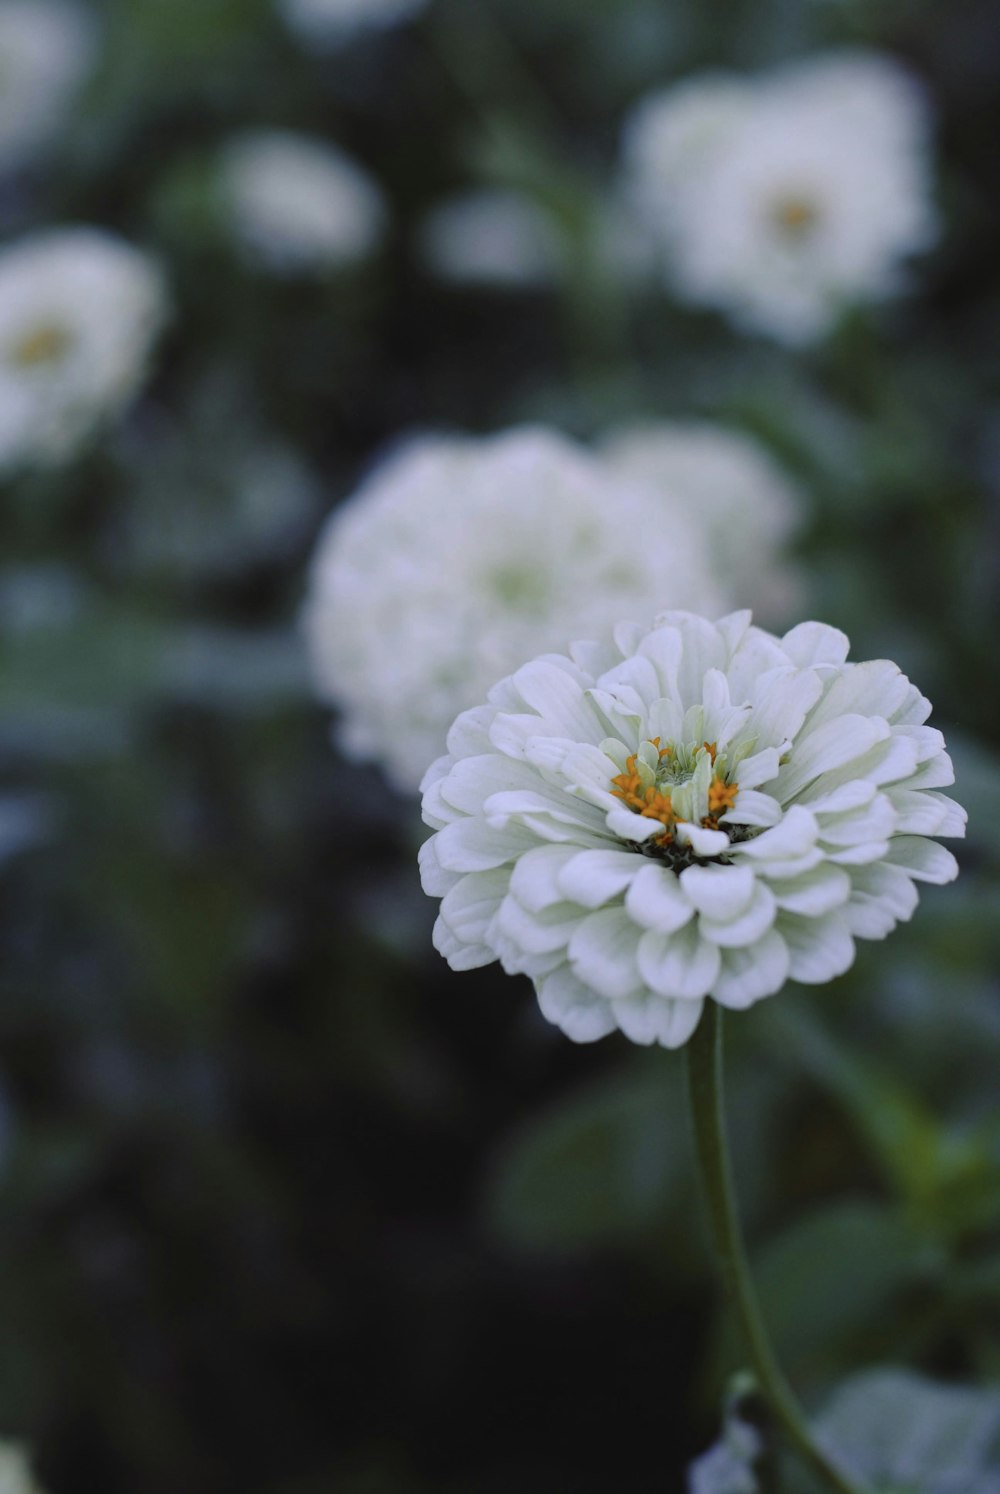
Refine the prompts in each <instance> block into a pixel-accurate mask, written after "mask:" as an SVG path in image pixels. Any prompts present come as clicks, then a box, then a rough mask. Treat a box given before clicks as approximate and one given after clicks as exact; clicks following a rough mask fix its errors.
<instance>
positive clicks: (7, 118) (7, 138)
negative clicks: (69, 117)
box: [0, 0, 96, 171]
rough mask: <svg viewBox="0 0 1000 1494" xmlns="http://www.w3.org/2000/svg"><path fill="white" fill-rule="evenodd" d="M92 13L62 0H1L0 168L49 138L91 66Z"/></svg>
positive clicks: (4, 168) (12, 164) (23, 157)
mask: <svg viewBox="0 0 1000 1494" xmlns="http://www.w3.org/2000/svg"><path fill="white" fill-rule="evenodd" d="M95 43H96V34H95V28H94V23H93V20H92V18H91V16H90V15H88V14H87V12H85V11H84V10H82V9H81V8H80V7H79V6H77V5H73V4H68V3H67V4H64V3H62V0H2V3H0V171H9V170H10V169H12V168H13V167H17V166H20V165H21V164H22V163H23V162H24V161H26V160H28V159H30V158H31V157H32V156H33V155H34V154H35V152H36V151H37V150H39V149H40V148H42V147H44V146H45V145H46V144H48V142H49V140H50V139H51V137H52V136H53V135H54V134H55V132H56V131H57V130H58V129H59V126H60V125H61V124H62V123H63V121H64V120H65V117H66V114H67V111H68V109H69V106H70V105H71V103H72V102H73V99H74V97H75V95H76V94H77V92H78V91H79V89H80V87H81V85H82V84H83V82H84V80H85V79H86V77H87V74H88V73H89V72H90V69H91V67H92V65H93V61H94V52H95Z"/></svg>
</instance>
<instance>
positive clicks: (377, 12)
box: [281, 0, 427, 47]
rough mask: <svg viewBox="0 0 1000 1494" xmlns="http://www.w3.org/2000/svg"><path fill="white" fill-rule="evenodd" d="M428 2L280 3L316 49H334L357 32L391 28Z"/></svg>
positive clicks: (337, 0) (346, 0)
mask: <svg viewBox="0 0 1000 1494" xmlns="http://www.w3.org/2000/svg"><path fill="white" fill-rule="evenodd" d="M426 3H427V0H281V8H282V10H283V12H284V15H285V19H286V20H287V21H288V24H289V25H290V26H292V27H293V28H294V29H295V30H296V31H298V32H300V33H301V34H302V35H303V36H304V37H306V38H307V39H308V40H309V41H311V42H314V43H315V44H317V45H318V46H329V47H337V46H340V45H342V44H343V43H344V42H346V41H349V40H351V39H352V38H353V37H354V36H356V35H357V34H358V33H359V32H362V31H367V30H374V29H375V28H376V27H382V26H394V25H396V24H397V22H399V21H404V20H406V19H407V18H408V17H409V16H411V15H415V14H416V12H417V11H418V10H422V9H423V7H424V5H425V4H426Z"/></svg>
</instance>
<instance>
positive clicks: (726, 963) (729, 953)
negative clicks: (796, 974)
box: [712, 929, 791, 1011]
mask: <svg viewBox="0 0 1000 1494" xmlns="http://www.w3.org/2000/svg"><path fill="white" fill-rule="evenodd" d="M790 964H791V957H790V955H789V953H788V945H787V944H786V943H785V941H784V939H782V937H781V935H780V934H779V933H778V932H777V931H776V930H775V929H769V930H768V932H767V933H766V934H765V935H764V937H763V938H762V939H758V941H757V943H756V944H751V945H749V946H747V948H745V949H726V950H723V952H722V968H721V970H720V971H719V974H718V975H717V977H716V980H715V985H714V986H713V987H712V995H713V996H714V997H715V999H716V1001H718V1002H719V1004H720V1006H728V1007H731V1008H732V1009H733V1010H734V1011H742V1010H743V1009H744V1008H745V1007H748V1006H752V1005H753V1003H754V1002H755V1001H759V1000H760V999H761V997H763V996H773V995H774V993H775V991H780V990H781V987H782V986H783V985H784V984H785V981H786V980H787V979H788V970H789V966H790Z"/></svg>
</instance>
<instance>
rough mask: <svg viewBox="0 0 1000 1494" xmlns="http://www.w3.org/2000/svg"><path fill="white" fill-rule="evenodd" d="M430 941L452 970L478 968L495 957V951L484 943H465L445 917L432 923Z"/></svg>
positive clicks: (489, 962) (490, 962)
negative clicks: (432, 930) (432, 928)
mask: <svg viewBox="0 0 1000 1494" xmlns="http://www.w3.org/2000/svg"><path fill="white" fill-rule="evenodd" d="M431 942H432V944H433V945H434V948H435V949H436V950H437V952H438V954H440V955H444V957H445V959H446V960H447V961H448V964H449V965H450V966H451V968H452V970H478V969H479V967H480V966H481V965H489V964H492V962H493V961H494V960H495V959H496V953H495V952H494V951H493V950H492V949H490V948H488V947H487V946H486V945H484V944H465V943H463V941H462V940H461V939H460V938H459V937H458V935H457V934H456V933H455V931H454V930H453V929H452V928H451V926H450V924H449V923H448V922H447V920H446V919H444V918H442V917H440V916H439V917H438V918H437V920H436V921H435V924H434V932H433V934H432V935H431Z"/></svg>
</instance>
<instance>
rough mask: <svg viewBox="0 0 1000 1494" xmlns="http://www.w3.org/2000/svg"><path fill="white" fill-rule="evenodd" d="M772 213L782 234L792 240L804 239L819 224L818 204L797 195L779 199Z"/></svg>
mask: <svg viewBox="0 0 1000 1494" xmlns="http://www.w3.org/2000/svg"><path fill="white" fill-rule="evenodd" d="M771 212H772V216H773V218H774V221H775V223H776V224H777V225H778V227H779V228H780V229H781V231H782V233H783V234H785V235H786V236H787V237H788V238H790V239H804V238H805V237H806V235H807V234H809V233H811V231H812V230H813V229H814V228H815V227H816V225H817V223H818V222H819V209H818V207H817V206H816V204H815V203H814V202H810V201H809V199H808V197H799V196H797V195H796V194H795V193H789V194H788V196H787V197H779V198H778V200H777V202H776V203H775V204H774V206H773V208H772V210H771Z"/></svg>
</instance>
